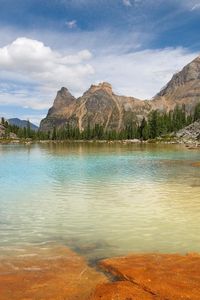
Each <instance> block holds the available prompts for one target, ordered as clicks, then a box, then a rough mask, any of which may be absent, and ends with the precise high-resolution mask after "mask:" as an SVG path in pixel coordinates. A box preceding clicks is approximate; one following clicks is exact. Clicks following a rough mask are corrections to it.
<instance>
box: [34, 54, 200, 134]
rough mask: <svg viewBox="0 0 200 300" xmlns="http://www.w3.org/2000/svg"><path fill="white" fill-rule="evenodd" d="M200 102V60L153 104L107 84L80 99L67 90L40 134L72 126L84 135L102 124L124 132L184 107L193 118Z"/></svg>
mask: <svg viewBox="0 0 200 300" xmlns="http://www.w3.org/2000/svg"><path fill="white" fill-rule="evenodd" d="M199 102H200V56H199V57H197V58H196V59H195V60H193V61H192V62H191V63H189V64H188V65H187V66H185V67H184V68H183V69H182V71H180V72H179V73H177V74H175V75H174V76H173V77H172V79H171V80H170V81H169V83H168V84H167V85H166V86H165V88H163V89H162V90H161V91H160V92H159V93H158V94H157V95H156V96H155V97H154V98H153V99H152V100H139V99H136V98H133V97H125V96H119V95H116V94H115V93H114V92H113V90H112V86H111V85H110V84H109V83H106V82H103V83H100V84H99V85H92V86H91V87H90V88H89V90H87V91H86V92H85V93H84V94H83V96H82V97H79V98H78V99H76V98H75V97H74V96H72V95H71V94H70V92H69V91H68V89H67V88H64V87H63V88H62V89H61V90H60V91H58V93H57V96H56V98H55V100H54V103H53V106H52V107H51V108H50V110H49V111H48V114H47V116H46V118H45V119H43V120H42V121H41V124H40V130H41V131H49V130H50V131H52V130H53V128H54V127H56V128H61V127H63V126H65V125H66V124H70V125H71V126H73V127H78V128H79V130H80V131H82V130H84V129H86V128H87V126H88V124H89V125H90V126H91V127H94V126H95V124H99V125H102V126H103V127H104V129H106V130H112V129H114V130H117V131H120V130H121V129H124V128H125V127H126V125H127V124H130V122H132V121H136V122H138V123H140V122H141V120H142V119H143V117H147V115H148V114H149V112H151V111H152V110H159V111H161V112H169V111H170V110H174V108H175V107H176V106H177V105H178V106H182V105H184V106H185V110H186V113H187V114H190V113H193V111H194V108H195V106H196V105H197V103H199Z"/></svg>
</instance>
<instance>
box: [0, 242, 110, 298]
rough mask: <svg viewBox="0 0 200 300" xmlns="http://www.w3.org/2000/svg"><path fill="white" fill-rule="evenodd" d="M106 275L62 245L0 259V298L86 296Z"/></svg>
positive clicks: (105, 279)
mask: <svg viewBox="0 0 200 300" xmlns="http://www.w3.org/2000/svg"><path fill="white" fill-rule="evenodd" d="M105 282H107V278H106V277H105V276H104V275H103V274H101V273H98V272H97V271H96V270H95V269H92V268H91V267H89V266H88V264H87V263H86V261H85V260H84V259H83V258H82V257H80V256H78V255H77V254H76V253H74V252H72V251H71V250H69V249H67V248H65V247H58V246H57V247H51V249H47V248H41V249H36V248H35V249H33V248H32V249H30V250H27V251H26V252H25V253H23V255H19V256H18V257H16V256H15V257H14V256H13V257H10V256H9V257H6V258H4V259H1V260H0V299H1V300H25V299H26V300H31V299H34V300H35V299H37V300H61V299H62V300H63V299H67V300H75V299H76V300H86V299H88V297H89V295H91V293H92V291H93V290H94V289H95V287H96V286H97V285H98V284H102V283H105Z"/></svg>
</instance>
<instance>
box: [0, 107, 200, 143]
mask: <svg viewBox="0 0 200 300" xmlns="http://www.w3.org/2000/svg"><path fill="white" fill-rule="evenodd" d="M197 120H200V103H199V104H197V105H196V107H195V109H194V113H193V114H191V115H188V114H187V113H186V109H185V106H184V105H183V106H182V107H179V106H176V107H175V109H174V110H173V111H170V112H165V113H163V112H159V111H158V110H153V111H151V112H150V114H149V115H148V118H147V119H146V118H143V119H142V121H141V122H140V123H137V122H135V121H133V122H129V123H127V124H126V126H125V128H124V129H123V130H121V131H116V130H105V129H104V127H103V126H102V125H99V124H95V125H94V126H91V125H90V123H88V125H87V127H86V128H85V130H84V131H80V130H79V128H77V127H74V126H71V125H70V124H69V123H67V124H66V126H65V127H62V128H59V129H58V128H56V127H54V128H53V130H52V131H49V132H41V131H34V130H32V129H31V127H30V122H28V123H27V127H24V128H19V127H18V126H16V125H11V124H9V123H8V122H7V121H6V120H5V119H4V118H2V119H1V123H2V125H4V127H5V137H9V135H10V133H15V134H16V135H17V137H18V138H21V139H27V138H30V139H33V140H95V139H96V140H123V139H135V138H136V139H141V140H148V139H155V138H156V137H162V136H166V135H168V134H170V133H172V132H177V131H178V130H180V129H182V128H184V127H185V126H187V125H190V124H191V123H193V122H194V121H197Z"/></svg>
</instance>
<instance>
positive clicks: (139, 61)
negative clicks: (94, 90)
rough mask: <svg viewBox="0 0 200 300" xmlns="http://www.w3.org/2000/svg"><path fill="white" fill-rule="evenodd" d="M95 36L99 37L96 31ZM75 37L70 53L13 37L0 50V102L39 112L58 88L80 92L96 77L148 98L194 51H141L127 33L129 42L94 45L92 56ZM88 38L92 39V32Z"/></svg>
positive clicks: (118, 90)
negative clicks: (81, 49)
mask: <svg viewBox="0 0 200 300" xmlns="http://www.w3.org/2000/svg"><path fill="white" fill-rule="evenodd" d="M96 38H97V40H99V35H98V36H97V37H96ZM69 39H70V38H69ZM73 39H74V40H73ZM73 39H72V40H73V41H74V45H75V46H74V49H73V52H72V54H67V55H66V53H63V50H62V51H61V50H60V51H55V50H52V48H50V47H47V46H45V45H44V44H43V43H42V42H39V41H38V40H33V39H27V38H19V39H16V40H15V41H14V42H12V43H10V44H8V45H7V46H5V47H2V48H0V70H1V71H0V80H1V81H2V82H4V83H6V84H4V85H3V84H2V83H1V84H0V91H1V92H0V104H3V105H16V106H21V107H24V108H32V109H34V110H38V112H39V110H44V109H46V110H47V109H48V108H49V107H50V106H51V105H52V103H53V99H54V97H55V95H56V92H57V90H58V89H60V87H61V86H66V87H67V88H68V89H69V90H70V91H71V92H72V93H73V94H74V95H75V96H79V95H81V94H82V93H83V92H84V91H85V90H86V89H87V88H88V87H89V86H90V85H91V84H92V83H95V82H99V81H108V82H110V83H111V84H112V85H113V90H114V91H115V92H116V93H118V94H121V95H127V96H134V97H137V98H141V99H145V98H151V97H153V96H154V95H155V94H156V93H157V92H158V91H159V90H160V89H161V88H162V87H163V86H164V85H165V84H166V83H167V82H168V80H170V78H171V76H172V75H173V74H174V73H175V72H177V71H179V70H180V69H182V67H183V66H184V65H186V64H187V63H189V62H190V61H191V60H192V59H194V58H195V57H196V56H197V55H198V53H195V52H193V53H191V52H188V51H187V50H186V49H183V48H166V49H147V50H143V51H140V50H137V47H136V48H134V47H132V48H131V45H132V42H134V44H136V42H135V41H137V36H136V37H135V36H133V39H131V38H130V35H129V40H130V43H128V42H127V43H120V45H119V43H117V44H116V45H117V47H116V46H115V39H114V40H113V42H112V41H110V44H109V43H108V44H107V45H106V46H105V43H104V45H103V46H102V45H101V47H100V44H97V46H96V47H97V48H98V51H94V55H93V56H92V54H91V52H90V51H88V50H83V51H78V50H77V49H78V48H77V49H76V46H77V44H76V43H75V41H76V38H75V37H74V36H73ZM77 39H78V36H77ZM92 39H93V43H95V38H94V36H92ZM72 40H70V42H69V43H70V45H71V41H72ZM88 40H89V33H88ZM86 41H87V39H86V40H85V42H86ZM79 46H80V45H79ZM90 46H91V44H90ZM90 48H91V47H89V49H90ZM68 52H69V51H68ZM10 82H12V84H11V83H10ZM13 82H14V83H15V84H14V86H13ZM39 113H40V112H39Z"/></svg>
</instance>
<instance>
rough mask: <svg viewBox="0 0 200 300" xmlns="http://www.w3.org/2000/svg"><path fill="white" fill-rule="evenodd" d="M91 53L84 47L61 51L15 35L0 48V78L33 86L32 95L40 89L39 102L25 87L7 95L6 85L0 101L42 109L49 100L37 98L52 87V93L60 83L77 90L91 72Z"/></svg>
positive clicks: (83, 84)
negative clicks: (21, 90) (71, 51)
mask: <svg viewBox="0 0 200 300" xmlns="http://www.w3.org/2000/svg"><path fill="white" fill-rule="evenodd" d="M91 57H92V55H91V53H90V52H89V51H88V50H83V51H78V52H76V53H73V54H72V55H69V54H68V55H64V54H61V53H59V52H57V51H53V50H52V49H51V48H50V47H47V46H45V45H44V44H43V43H42V42H40V41H38V40H33V39H28V38H18V39H16V40H15V41H14V42H12V43H10V44H8V45H7V46H5V47H2V48H0V70H1V72H0V79H1V80H2V81H4V82H5V81H6V80H8V81H9V80H12V81H19V82H20V83H24V84H26V85H27V84H29V85H35V86H37V87H38V88H37V95H35V96H36V97H37V96H38V94H39V92H41V95H40V97H39V99H40V102H38V101H36V100H37V99H36V97H34V98H32V97H30V95H28V94H27V93H28V91H27V92H26V91H25V92H23V93H22V94H21V92H19V93H18V92H16V93H15V96H13V95H12V97H9V88H7V92H6V94H4V93H5V91H4V93H1V96H0V104H2V103H11V102H13V104H14V103H15V102H16V103H18V104H20V105H21V106H24V105H26V106H29V107H31V108H34V109H37V108H39V109H42V108H47V106H49V105H50V103H49V102H48V103H45V102H44V101H41V97H44V98H45V97H46V96H48V97H50V95H52V94H53V93H52V91H54V93H55V91H56V90H57V89H59V88H60V87H61V86H70V87H71V89H72V90H73V91H74V92H75V93H79V92H80V90H82V89H83V87H84V86H85V82H86V80H87V78H88V77H89V76H91V75H93V74H94V69H93V67H92V66H91V64H89V63H88V62H87V61H88V60H90V59H91ZM10 94H11V93H10ZM14 98H15V99H14ZM49 101H50V100H49Z"/></svg>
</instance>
